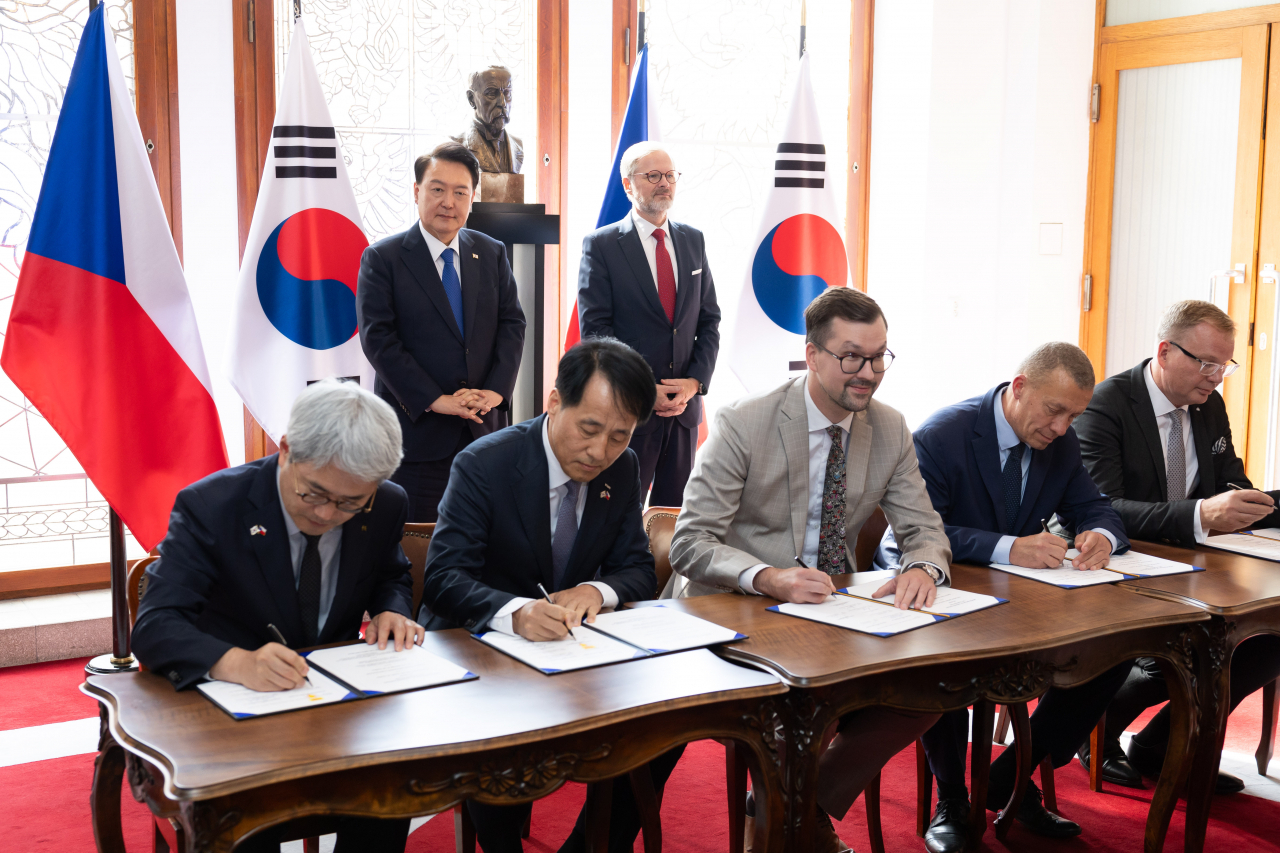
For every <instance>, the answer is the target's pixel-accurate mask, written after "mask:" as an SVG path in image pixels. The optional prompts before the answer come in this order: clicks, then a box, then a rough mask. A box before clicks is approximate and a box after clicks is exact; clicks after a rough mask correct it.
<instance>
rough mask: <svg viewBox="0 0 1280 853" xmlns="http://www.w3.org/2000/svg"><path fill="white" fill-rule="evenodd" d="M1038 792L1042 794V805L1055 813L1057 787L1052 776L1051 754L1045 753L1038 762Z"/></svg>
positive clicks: (1056, 809)
mask: <svg viewBox="0 0 1280 853" xmlns="http://www.w3.org/2000/svg"><path fill="white" fill-rule="evenodd" d="M1040 793H1041V794H1043V795H1044V807H1045V808H1046V809H1048V810H1049V811H1051V812H1054V813H1055V814H1056V813H1057V811H1058V787H1057V783H1056V781H1055V780H1054V778H1053V756H1052V755H1046V756H1045V757H1044V760H1043V761H1041V762H1040Z"/></svg>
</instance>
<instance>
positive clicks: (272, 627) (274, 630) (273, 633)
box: [267, 622, 315, 687]
mask: <svg viewBox="0 0 1280 853" xmlns="http://www.w3.org/2000/svg"><path fill="white" fill-rule="evenodd" d="M267 630H268V631H270V632H271V636H273V637H275V638H276V642H277V643H279V644H280V645H282V646H284V647H285V648H286V649H287V648H289V641H288V640H286V639H285V638H284V634H281V633H280V629H279V628H277V627H276V626H275V625H273V624H271V623H270V622H268V623H267ZM302 680H303V681H305V682H307V686H308V687H315V685H314V684H312V683H311V679H310V678H308V677H307V676H305V675H304V676H302Z"/></svg>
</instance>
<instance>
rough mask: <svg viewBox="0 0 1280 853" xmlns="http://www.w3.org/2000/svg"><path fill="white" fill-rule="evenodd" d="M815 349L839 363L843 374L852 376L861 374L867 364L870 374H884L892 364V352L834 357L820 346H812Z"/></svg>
mask: <svg viewBox="0 0 1280 853" xmlns="http://www.w3.org/2000/svg"><path fill="white" fill-rule="evenodd" d="M814 346H815V347H817V348H818V349H820V350H822V351H823V352H825V353H826V354H827V355H829V356H831V357H832V358H834V359H835V360H836V361H838V362H840V369H841V370H843V371H844V372H845V373H848V374H850V375H853V374H854V373H861V372H862V368H863V366H864V365H866V363H867V362H871V372H872V373H884V372H885V371H886V370H888V369H889V366H890V365H892V364H893V352H892V351H891V350H887V349H886V350H885V351H884V352H878V353H876V354H875V355H858V354H857V353H856V352H851V353H846V354H845V355H836V354H835V353H833V352H832V351H831V350H829V349H827V348H826V347H824V346H823V345H822V344H814Z"/></svg>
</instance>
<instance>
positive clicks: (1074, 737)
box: [921, 662, 1131, 806]
mask: <svg viewBox="0 0 1280 853" xmlns="http://www.w3.org/2000/svg"><path fill="white" fill-rule="evenodd" d="M1130 667H1131V664H1130V663H1129V662H1125V663H1122V664H1119V665H1118V666H1114V667H1112V668H1111V669H1109V670H1107V671H1106V672H1104V673H1103V674H1102V675H1100V676H1098V677H1097V678H1095V679H1094V680H1093V681H1090V682H1089V683H1088V684H1082V685H1080V686H1079V687H1073V688H1071V689H1069V690H1064V689H1062V688H1058V687H1051V688H1050V689H1049V691H1048V692H1047V693H1045V694H1044V696H1042V697H1040V703H1039V704H1038V705H1037V706H1036V710H1035V713H1033V714H1032V715H1031V763H1032V766H1033V767H1034V766H1035V765H1037V764H1039V763H1040V762H1041V761H1043V760H1044V758H1045V756H1049V757H1051V758H1052V759H1053V766H1054V767H1061V766H1062V765H1064V764H1066V763H1067V762H1068V761H1070V760H1071V757H1072V756H1073V755H1075V754H1076V750H1077V749H1079V748H1080V744H1082V743H1084V740H1085V738H1086V737H1088V736H1089V731H1090V730H1091V729H1092V728H1093V727H1094V726H1095V725H1097V723H1098V718H1099V717H1101V716H1102V712H1103V711H1104V710H1106V707H1107V704H1108V703H1109V702H1110V701H1111V699H1112V697H1113V696H1115V695H1116V691H1118V690H1119V689H1120V686H1121V685H1122V684H1124V681H1125V679H1126V678H1127V677H1128V675H1129V669H1130ZM968 730H969V715H968V713H967V712H966V711H951V712H949V713H946V714H943V715H942V719H941V720H939V721H938V723H937V724H936V725H934V727H933V728H931V729H930V730H929V731H927V732H925V734H924V737H922V738H921V740H922V741H923V742H924V750H925V754H926V755H927V756H928V758H929V766H930V768H931V769H932V770H933V775H934V776H936V777H937V779H938V790H939V791H945V790H946V789H947V788H950V789H951V790H957V788H956V787H955V786H960V787H963V786H964V765H965V757H966V754H967V752H968V746H969V743H968V741H969V738H968ZM982 734H983V736H985V737H990V736H991V734H990V732H986V733H982ZM1014 762H1015V757H1014V751H1013V750H1012V749H1006V750H1005V751H1004V752H1003V753H1001V754H1000V757H999V758H997V759H996V760H995V761H993V762H991V777H990V784H989V786H988V792H989V796H988V797H987V802H988V803H999V804H1000V806H1003V805H1004V804H1005V802H1007V801H1008V799H1009V795H1010V794H1011V793H1012V792H1013V783H1014V773H1015V771H1016V766H1015V763H1014ZM941 796H946V794H945V793H943V794H941Z"/></svg>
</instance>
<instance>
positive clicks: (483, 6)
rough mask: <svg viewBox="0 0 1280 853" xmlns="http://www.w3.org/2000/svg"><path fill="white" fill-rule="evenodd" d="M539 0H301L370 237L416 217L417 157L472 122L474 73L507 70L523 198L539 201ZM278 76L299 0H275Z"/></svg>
mask: <svg viewBox="0 0 1280 853" xmlns="http://www.w3.org/2000/svg"><path fill="white" fill-rule="evenodd" d="M537 6H538V4H537V0H306V2H305V3H304V4H303V20H304V22H305V23H306V27H307V34H308V36H309V40H310V42H311V51H312V56H313V58H314V60H315V65H316V72H317V73H318V74H319V75H320V85H321V87H322V88H323V89H324V93H325V98H326V99H327V100H328V103H329V113H330V115H331V117H332V118H333V122H334V125H335V126H336V128H337V131H338V138H339V139H340V140H341V142H342V150H343V154H344V156H345V158H346V161H347V171H348V173H349V174H350V175H351V182H352V184H353V186H354V188H355V194H356V201H357V203H358V204H359V205H360V215H361V217H362V218H363V219H364V227H365V232H366V234H367V235H368V237H369V240H370V241H371V242H372V241H374V240H380V239H381V238H383V237H386V236H388V235H390V234H394V233H396V232H399V231H403V230H404V229H405V228H407V227H409V225H410V224H412V223H413V221H414V215H415V214H414V207H413V161H414V158H416V157H417V156H418V155H419V154H424V153H426V152H428V151H430V150H431V149H432V148H434V147H435V146H436V145H438V144H440V143H441V142H444V141H445V140H446V139H448V138H449V137H450V136H453V135H456V134H459V133H461V132H462V131H463V130H464V129H466V128H467V127H468V126H469V124H470V122H471V116H472V109H471V107H470V106H468V104H467V100H466V90H467V85H468V81H469V78H470V75H471V72H472V71H479V70H482V69H484V68H486V67H488V66H490V65H505V66H506V67H507V68H508V69H510V71H511V74H512V88H513V89H514V90H515V91H514V93H513V96H512V106H511V123H510V124H509V125H508V126H507V130H508V132H510V133H513V134H514V135H516V136H518V137H520V139H521V141H522V142H523V144H524V150H525V166H524V168H522V169H521V170H520V171H521V173H522V174H524V175H525V200H526V201H529V202H532V201H534V200H535V199H536V198H537V188H536V187H535V186H534V180H535V176H536V174H537V170H536V169H534V168H533V167H532V165H533V161H534V156H533V152H535V151H537V140H536V139H535V138H534V134H535V131H536V129H537V106H536V105H537V100H536V98H537V76H538V67H537V26H536V17H535V16H536V13H537ZM275 31H276V79H277V81H278V80H279V79H280V78H281V77H282V76H283V73H284V65H285V61H286V59H287V57H288V53H289V41H290V39H291V38H292V36H293V2H292V0H276V2H275Z"/></svg>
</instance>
